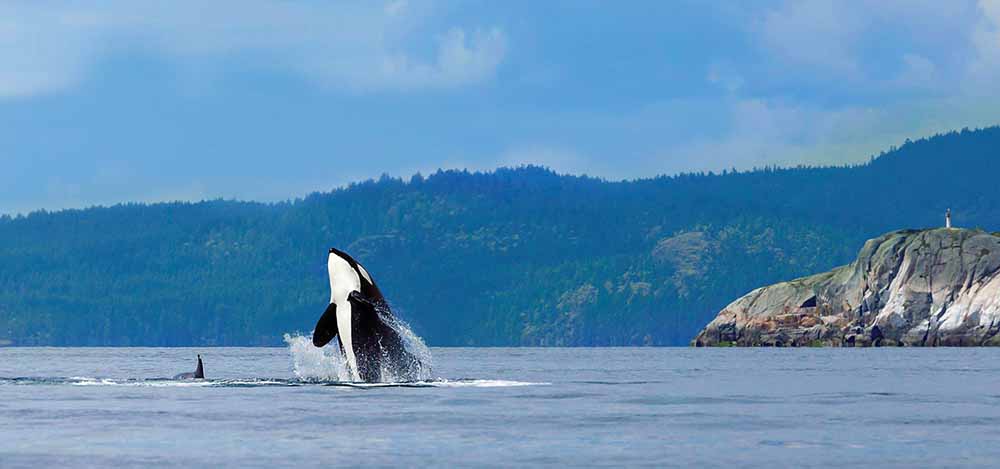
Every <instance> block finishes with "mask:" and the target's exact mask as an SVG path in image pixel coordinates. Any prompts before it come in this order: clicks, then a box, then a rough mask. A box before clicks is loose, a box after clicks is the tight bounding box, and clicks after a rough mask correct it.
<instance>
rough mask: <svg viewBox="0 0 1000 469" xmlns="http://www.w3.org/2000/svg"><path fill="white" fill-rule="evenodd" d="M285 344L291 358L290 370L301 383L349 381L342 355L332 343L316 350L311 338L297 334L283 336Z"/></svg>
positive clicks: (349, 376) (349, 375)
mask: <svg viewBox="0 0 1000 469" xmlns="http://www.w3.org/2000/svg"><path fill="white" fill-rule="evenodd" d="M285 343H286V344H288V352H289V353H290V354H291V356H292V369H293V371H294V372H295V376H297V377H298V378H299V379H300V380H302V381H350V380H351V373H350V372H349V371H348V369H347V363H346V362H345V360H344V355H343V354H342V353H340V348H339V346H337V345H336V343H334V344H333V345H331V346H329V347H323V348H317V347H315V346H313V344H312V338H311V337H306V336H302V335H299V334H296V335H290V334H285Z"/></svg>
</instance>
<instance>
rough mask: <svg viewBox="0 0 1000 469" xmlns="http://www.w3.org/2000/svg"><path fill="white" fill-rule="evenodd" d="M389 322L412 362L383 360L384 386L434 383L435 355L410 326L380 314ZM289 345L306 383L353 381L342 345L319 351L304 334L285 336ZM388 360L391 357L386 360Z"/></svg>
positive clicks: (300, 374)
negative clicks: (431, 380)
mask: <svg viewBox="0 0 1000 469" xmlns="http://www.w3.org/2000/svg"><path fill="white" fill-rule="evenodd" d="M379 313H380V315H381V316H382V320H383V321H385V323H386V324H388V325H389V326H390V327H392V329H393V330H394V331H396V333H397V334H399V337H400V338H402V340H403V346H404V347H406V350H407V352H409V354H410V356H411V357H412V359H410V360H407V363H388V361H386V360H383V369H382V373H381V376H382V382H388V383H401V382H414V381H424V380H428V379H431V351H430V349H428V348H427V345H425V344H424V341H423V340H422V339H420V337H418V336H417V335H416V334H414V333H413V331H412V330H411V329H410V328H409V326H407V324H406V323H405V322H403V321H401V320H399V319H398V318H396V317H393V316H391V315H389V314H384V313H382V312H381V311H380V312H379ZM285 343H286V344H288V352H289V353H290V354H291V357H292V368H293V370H294V372H295V376H296V377H298V378H299V379H300V380H303V381H341V382H344V381H351V373H350V371H349V369H348V367H347V362H346V360H345V359H344V355H343V353H341V351H340V346H339V343H338V341H333V342H332V343H331V344H330V345H327V346H326V347H322V348H317V347H315V346H313V344H312V338H311V337H307V336H303V335H300V334H295V335H290V334H285ZM386 358H388V357H386Z"/></svg>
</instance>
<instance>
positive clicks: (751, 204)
mask: <svg viewBox="0 0 1000 469" xmlns="http://www.w3.org/2000/svg"><path fill="white" fill-rule="evenodd" d="M998 175H1000V128H997V127H993V128H988V129H983V130H975V131H969V130H963V131H961V132H953V133H949V134H945V135H939V136H935V137H932V138H929V139H922V140H919V141H915V142H910V141H907V142H906V143H905V144H903V145H902V146H901V147H899V148H893V149H891V150H890V151H888V152H886V153H883V154H881V155H879V156H878V157H876V158H873V159H872V161H871V162H869V163H868V164H865V165H858V166H851V167H835V168H808V167H800V168H787V169H778V168H764V169H759V170H754V171H741V172H736V171H724V172H722V173H721V174H713V173H699V174H683V175H678V176H671V177H666V176H661V177H656V178H652V179H642V180H637V181H628V182H607V181H603V180H599V179H594V178H588V177H578V176H561V175H557V174H555V173H552V172H550V171H548V170H546V169H543V168H538V167H522V168H517V169H498V170H496V171H493V172H490V173H469V172H465V171H439V172H437V173H435V174H433V175H430V176H427V177H422V176H419V175H417V176H415V177H414V178H412V180H410V181H408V182H404V181H402V180H400V179H394V178H389V177H383V178H381V179H379V180H377V181H374V180H372V181H366V182H363V183H358V184H353V185H351V186H349V187H346V188H343V189H338V190H334V191H333V192H329V193H316V194H311V195H309V196H307V197H305V198H304V199H300V200H295V201H292V202H287V203H278V204H260V203H250V202H233V201H223V200H217V201H207V202H200V203H159V204H152V205H146V204H125V205H117V206H113V207H98V208H90V209H85V210H64V211H59V212H51V213H50V212H44V211H41V212H35V213H32V214H30V215H28V216H18V217H0V343H5V342H7V341H10V342H12V343H14V344H20V345H34V344H42V345H195V344H197V345H276V344H279V343H281V336H282V334H283V333H285V332H294V331H302V332H307V333H308V332H310V331H311V329H312V326H313V325H314V323H315V321H316V319H317V318H318V317H319V315H320V314H321V313H322V312H323V310H324V308H325V307H326V303H327V300H328V298H329V292H328V291H327V289H328V283H327V278H326V275H327V274H326V253H327V249H328V248H329V247H331V246H336V247H339V248H342V249H344V250H346V251H347V252H350V253H352V254H353V255H354V256H355V257H356V258H358V259H359V260H360V261H361V262H363V263H364V264H365V266H366V267H367V268H368V270H369V271H370V272H371V273H372V275H373V276H374V277H375V279H376V281H377V282H379V284H380V286H381V287H382V290H383V292H384V293H385V294H386V296H387V297H388V298H389V300H390V301H391V302H392V303H393V305H394V309H395V311H396V312H397V314H398V315H399V316H401V317H402V318H404V319H405V320H407V321H408V322H409V323H410V324H411V326H412V327H413V328H414V330H415V331H416V332H417V333H418V334H420V335H421V336H423V337H424V338H425V339H426V340H427V341H428V343H429V344H431V345H643V344H649V345H682V344H686V343H687V342H688V341H689V340H690V339H691V337H692V336H693V335H694V334H695V333H696V332H697V330H698V329H700V328H701V327H702V326H703V325H704V324H705V323H706V322H707V321H708V320H710V319H711V318H712V317H714V315H715V314H716V313H717V312H718V311H719V310H720V309H721V308H722V307H724V306H725V305H726V304H727V303H728V302H729V301H732V300H734V299H736V298H737V297H739V296H740V295H742V294H744V293H746V292H747V291H749V290H751V289H754V288H756V287H758V286H763V285H766V284H770V283H773V282H776V281H780V280H785V279H790V278H794V277H798V276H802V275H806V274H810V273H814V272H818V271H823V270H827V269H829V268H831V267H834V266H836V265H840V264H844V263H846V262H849V261H850V260H852V259H853V258H854V256H855V254H856V253H857V250H858V248H859V247H860V246H861V244H862V243H863V242H864V240H865V239H868V238H870V237H873V236H876V235H878V234H881V233H883V232H885V231H889V230H893V229H898V228H904V227H927V226H936V225H941V224H943V217H944V212H945V209H947V208H951V209H952V210H953V213H954V220H955V223H956V225H957V226H964V227H970V228H971V227H982V228H985V229H991V230H994V231H995V230H997V229H998V228H997V227H998V226H1000V190H998V189H997V187H996V186H997V179H998Z"/></svg>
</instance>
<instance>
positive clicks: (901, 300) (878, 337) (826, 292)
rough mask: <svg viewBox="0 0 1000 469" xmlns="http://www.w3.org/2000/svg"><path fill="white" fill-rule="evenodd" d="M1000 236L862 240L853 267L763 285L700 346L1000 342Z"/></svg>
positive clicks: (908, 234)
mask: <svg viewBox="0 0 1000 469" xmlns="http://www.w3.org/2000/svg"><path fill="white" fill-rule="evenodd" d="M997 332H1000V236H998V235H996V234H989V233H986V232H983V231H979V230H966V229H953V228H939V229H932V230H903V231H895V232H892V233H888V234H885V235H882V236H880V237H878V238H875V239H871V240H869V241H868V242H866V243H865V245H864V247H863V248H862V249H861V252H860V253H859V254H858V257H857V259H856V260H855V261H854V262H852V263H851V264H849V265H846V266H843V267H838V268H836V269H833V270H831V271H829V272H826V273H822V274H817V275H813V276H810V277H805V278H800V279H797V280H792V281H790V282H784V283H779V284H776V285H771V286H767V287H763V288H758V289H756V290H754V291H752V292H750V293H748V294H747V295H745V296H743V297H742V298H740V299H738V300H736V301H734V302H732V303H731V304H730V305H729V306H726V307H725V309H723V310H722V311H721V312H720V313H719V315H718V316H716V318H715V319H714V320H713V321H712V322H710V323H709V324H708V325H707V326H706V327H705V328H704V329H703V330H702V331H701V332H700V333H699V334H698V335H697V336H696V337H695V339H694V340H693V341H692V345H696V346H720V345H723V346H725V345H738V346H761V345H763V346H810V345H813V346H818V345H830V346H870V345H874V346H879V345H911V346H938V345H955V346H972V345H1000V335H998V334H997Z"/></svg>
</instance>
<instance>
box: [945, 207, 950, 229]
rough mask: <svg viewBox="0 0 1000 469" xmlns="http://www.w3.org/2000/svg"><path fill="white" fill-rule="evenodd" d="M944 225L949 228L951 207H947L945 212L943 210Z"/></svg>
mask: <svg viewBox="0 0 1000 469" xmlns="http://www.w3.org/2000/svg"><path fill="white" fill-rule="evenodd" d="M944 227H945V228H951V209H950V208H949V209H948V211H947V212H944Z"/></svg>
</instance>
